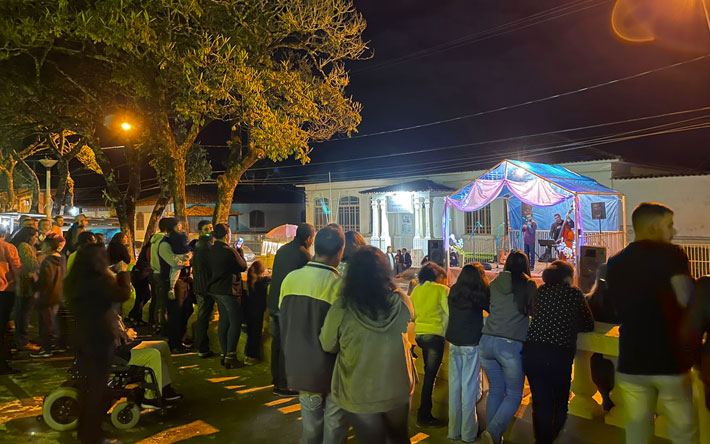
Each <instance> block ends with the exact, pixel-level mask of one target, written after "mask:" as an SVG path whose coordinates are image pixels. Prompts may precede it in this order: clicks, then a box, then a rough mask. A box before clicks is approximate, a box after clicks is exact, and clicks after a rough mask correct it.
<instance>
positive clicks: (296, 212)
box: [232, 203, 304, 232]
mask: <svg viewBox="0 0 710 444" xmlns="http://www.w3.org/2000/svg"><path fill="white" fill-rule="evenodd" d="M303 209H304V205H303V204H300V203H289V204H283V203H268V204H264V203H250V204H232V211H235V212H239V213H242V214H240V215H239V229H238V231H240V232H250V231H251V232H267V231H269V230H271V229H273V228H276V227H278V226H279V225H283V224H292V225H297V224H299V223H301V211H303ZM254 210H260V211H263V212H264V225H265V226H264V228H258V227H254V228H252V227H250V226H249V213H250V212H252V211H254Z"/></svg>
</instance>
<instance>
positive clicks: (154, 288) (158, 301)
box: [150, 273, 167, 329]
mask: <svg viewBox="0 0 710 444" xmlns="http://www.w3.org/2000/svg"><path fill="white" fill-rule="evenodd" d="M164 286H165V285H163V280H162V279H160V274H159V273H153V275H152V276H151V277H150V297H151V301H150V316H151V320H152V322H151V324H153V325H156V326H157V327H158V328H160V329H162V328H164V327H165V321H166V316H165V301H164V300H163V294H165V295H167V291H163V287H164ZM166 298H167V296H166Z"/></svg>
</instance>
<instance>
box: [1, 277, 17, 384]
mask: <svg viewBox="0 0 710 444" xmlns="http://www.w3.org/2000/svg"><path fill="white" fill-rule="evenodd" d="M14 305H15V293H12V292H9V291H0V370H2V369H6V368H7V367H8V364H7V360H8V359H10V347H9V344H8V343H7V341H6V333H7V323H8V322H9V321H10V318H11V316H12V307H13V306H14Z"/></svg>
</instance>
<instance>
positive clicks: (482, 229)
mask: <svg viewBox="0 0 710 444" xmlns="http://www.w3.org/2000/svg"><path fill="white" fill-rule="evenodd" d="M465 215H466V216H465V218H466V234H472V233H473V232H474V228H476V225H477V223H478V224H480V226H478V229H477V230H475V231H476V234H491V206H490V205H486V206H485V207H483V208H481V209H480V210H476V211H471V212H467V213H465Z"/></svg>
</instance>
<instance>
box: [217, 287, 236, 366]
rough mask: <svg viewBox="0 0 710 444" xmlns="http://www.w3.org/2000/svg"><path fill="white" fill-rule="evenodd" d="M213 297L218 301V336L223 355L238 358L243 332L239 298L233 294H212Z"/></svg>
mask: <svg viewBox="0 0 710 444" xmlns="http://www.w3.org/2000/svg"><path fill="white" fill-rule="evenodd" d="M212 297H213V298H214V299H215V300H216V301H217V309H218V310H219V325H218V327H217V328H218V330H217V336H219V345H220V347H221V348H222V353H224V354H225V355H227V354H233V355H235V356H236V354H237V345H238V344H239V335H240V334H241V332H242V304H240V303H239V298H238V297H237V296H234V295H231V294H230V295H223V294H212Z"/></svg>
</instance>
